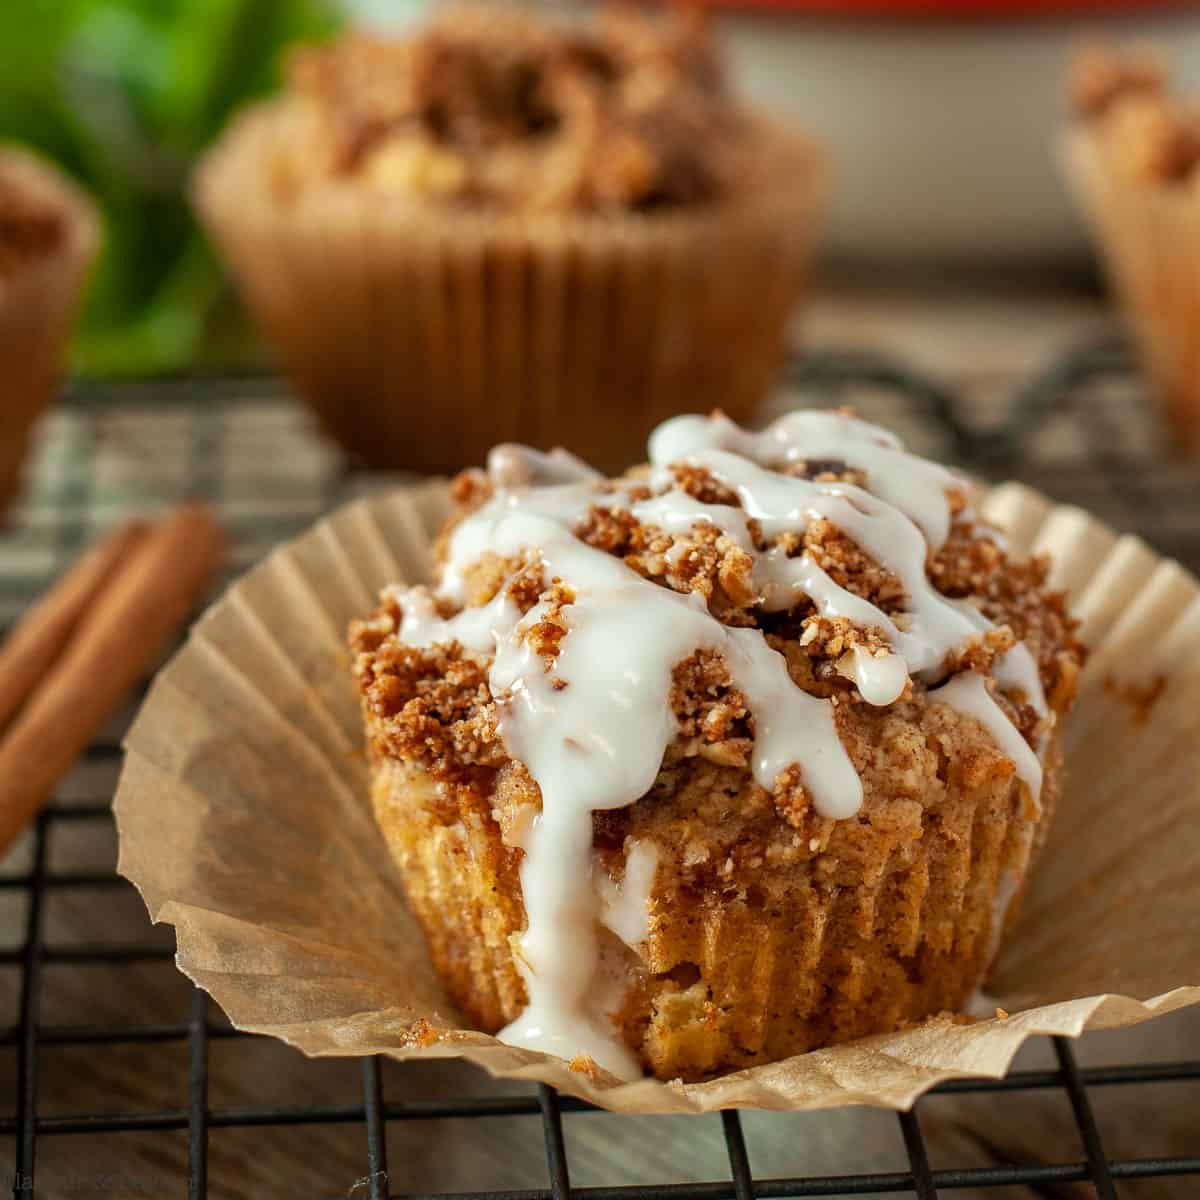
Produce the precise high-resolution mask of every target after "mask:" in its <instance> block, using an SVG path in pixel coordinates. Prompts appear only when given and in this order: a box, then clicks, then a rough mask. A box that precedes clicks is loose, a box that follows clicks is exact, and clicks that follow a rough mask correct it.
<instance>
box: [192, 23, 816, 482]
mask: <svg viewBox="0 0 1200 1200" xmlns="http://www.w3.org/2000/svg"><path fill="white" fill-rule="evenodd" d="M288 78H289V85H288V87H287V89H286V91H285V92H284V93H283V94H282V95H281V96H279V97H278V98H277V99H275V100H273V101H270V102H269V103H267V104H265V105H262V106H259V107H258V108H256V109H254V110H252V111H250V112H249V113H247V114H245V115H243V117H242V118H241V119H240V120H238V121H237V122H236V123H235V125H234V126H233V127H232V128H231V129H230V130H229V131H228V133H227V134H226V135H225V137H224V138H223V139H222V142H221V143H220V145H219V146H218V147H217V148H216V149H215V150H214V151H213V152H212V154H211V155H210V156H209V158H208V160H207V161H206V163H205V164H204V165H203V167H202V169H201V171H200V174H199V176H198V180H197V187H196V198H197V203H198V206H199V209H200V212H201V214H202V216H203V218H204V220H205V221H206V222H207V224H208V226H209V228H210V230H211V232H212V234H213V236H214V238H215V240H216V242H217V245H218V247H219V249H220V250H221V251H222V253H223V254H224V256H225V258H226V260H227V261H228V263H229V266H230V268H231V270H232V272H233V274H234V275H235V277H236V279H237V281H238V282H239V284H240V286H241V290H242V292H243V294H244V296H245V299H246V301H247V303H248V305H249V307H250V309H251V310H252V312H253V313H254V315H255V316H256V317H257V318H258V320H259V323H260V324H261V326H262V327H263V329H264V330H265V331H266V333H267V334H268V336H269V338H270V339H271V340H272V341H273V342H274V344H275V346H276V347H277V349H278V350H279V352H280V354H281V355H282V358H283V361H284V363H285V365H286V366H287V367H288V368H289V370H290V371H291V373H292V374H293V376H294V378H295V380H296V383H297V384H298V386H299V388H300V390H301V391H302V392H303V394H304V395H305V396H307V397H308V399H309V400H310V401H311V402H312V404H313V405H314V406H315V408H316V411H317V413H318V415H319V416H320V418H321V420H322V422H323V424H324V426H325V428H326V429H327V430H328V431H329V432H331V433H332V434H333V435H334V436H335V437H337V438H338V439H339V440H341V441H342V442H343V443H344V444H345V445H346V446H348V447H349V448H350V449H351V450H352V451H354V452H356V453H357V454H358V455H359V456H361V457H362V458H363V459H365V460H366V461H367V462H370V463H373V464H376V465H383V466H407V467H419V468H424V469H432V470H457V469H458V468H460V467H462V466H464V465H468V464H470V463H473V462H479V461H481V460H482V458H483V455H484V454H485V453H486V451H487V449H488V447H490V446H491V445H493V444H496V443H497V442H502V441H506V440H521V441H524V442H528V443H530V444H532V445H535V446H541V447H543V448H546V447H549V446H551V445H556V444H560V443H568V442H569V443H572V444H580V445H588V446H590V447H592V457H593V459H594V460H595V461H597V462H599V463H601V464H603V465H605V466H606V467H607V468H610V469H613V470H619V469H621V468H622V467H623V466H624V465H625V464H626V463H627V462H628V461H630V459H631V458H632V457H634V456H636V455H637V454H638V453H640V448H641V446H642V445H643V444H644V442H645V438H646V436H647V434H648V433H649V431H650V429H651V428H653V426H654V425H655V424H656V423H657V422H658V421H659V420H661V419H662V418H663V417H665V416H668V415H670V414H672V413H674V412H679V411H683V410H689V409H693V410H704V409H706V408H708V407H711V406H712V405H713V404H714V403H715V402H716V400H717V399H718V398H720V399H721V402H722V403H723V404H724V405H725V407H726V408H727V409H729V410H730V411H731V412H733V413H735V414H746V413H748V412H749V411H750V410H751V409H752V408H753V407H754V405H755V403H756V402H757V400H758V399H759V398H760V397H761V395H762V394H763V392H764V391H765V389H766V388H767V386H768V384H769V381H770V379H771V377H772V374H773V372H774V370H775V368H776V367H777V365H778V362H779V358H780V355H781V353H782V351H783V348H784V339H785V333H786V325H787V321H788V318H789V316H790V314H791V312H792V310H793V307H794V304H795V302H796V299H797V295H798V291H799V288H800V284H801V282H802V279H803V275H804V268H805V263H806V259H807V252H808V248H809V245H810V243H811V237H812V229H813V210H814V205H815V203H816V201H817V199H818V196H819V192H820V188H821V181H822V171H821V162H820V156H819V154H818V153H817V151H816V149H815V147H814V146H813V144H812V143H810V142H809V141H808V140H807V139H805V138H804V137H802V136H800V135H798V134H796V133H794V132H792V131H790V130H785V129H782V128H780V127H777V126H776V125H774V124H773V123H771V122H770V121H768V120H766V119H765V118H764V117H762V116H761V115H759V114H757V113H755V112H753V111H751V110H750V109H748V108H746V107H745V106H744V105H742V104H740V103H739V102H738V100H737V99H736V97H735V96H734V95H733V94H732V92H731V90H730V89H729V87H728V86H727V84H726V82H725V80H724V75H723V72H722V69H721V65H720V63H719V61H718V60H717V58H716V56H715V53H714V50H713V47H712V46H711V44H710V42H709V39H708V36H707V34H706V32H705V30H704V28H703V25H702V23H701V22H700V21H699V19H698V18H695V17H681V16H673V17H668V18H664V19H663V20H662V21H661V22H650V21H648V20H646V19H644V18H641V17H638V16H636V15H635V14H633V13H630V12H620V13H617V12H607V13H602V14H601V15H600V16H598V17H597V18H596V21H595V22H594V23H593V24H590V25H578V26H577V25H567V24H552V23H550V22H548V21H538V20H535V19H534V18H533V17H531V16H529V15H527V14H523V13H521V12H520V11H515V10H513V9H511V8H505V7H504V6H494V7H491V8H478V9H470V8H465V9H453V10H448V11H443V12H442V13H441V14H439V15H436V16H435V17H434V18H433V20H432V23H431V24H430V25H428V26H427V27H426V28H425V29H424V30H423V31H422V32H420V33H418V34H416V35H415V36H414V37H411V38H409V39H406V40H391V39H384V38H382V37H379V36H374V35H368V34H366V33H352V34H349V35H346V36H344V37H343V38H341V39H340V40H337V41H335V42H333V43H331V44H329V45H324V46H318V47H312V48H307V49H304V50H301V51H299V52H297V53H296V54H295V55H294V56H293V58H292V59H291V61H290V64H289V71H288Z"/></svg>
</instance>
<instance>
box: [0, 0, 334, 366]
mask: <svg viewBox="0 0 1200 1200" xmlns="http://www.w3.org/2000/svg"><path fill="white" fill-rule="evenodd" d="M335 23H336V20H335V12H334V7H333V0H19V2H17V0H0V47H3V50H2V51H0V54H2V57H3V68H2V70H0V139H6V140H13V141H19V142H24V143H26V144H28V145H31V146H34V147H36V148H37V149H39V150H41V151H42V152H43V153H44V154H46V155H47V156H49V157H51V158H53V159H55V160H56V161H57V162H58V163H59V164H60V165H61V166H63V167H64V168H65V169H66V170H67V171H68V172H70V173H71V174H72V175H74V176H75V177H76V178H77V179H78V180H79V181H80V182H81V183H82V184H83V185H84V186H85V187H86V188H88V189H89V190H90V191H91V192H92V194H93V195H94V196H95V197H96V199H97V200H98V201H99V203H100V205H101V207H102V209H103V210H104V217H105V242H106V245H105V251H104V255H103V257H102V259H101V262H100V265H99V268H98V271H97V275H96V278H95V280H94V283H93V287H92V291H91V294H90V297H89V302H88V307H87V310H86V313H85V316H84V319H83V322H82V328H81V331H80V335H79V339H78V343H77V353H76V365H77V366H78V367H79V369H81V370H83V371H85V372H87V373H95V374H149V373H154V372H161V371H172V370H178V369H180V368H183V367H187V366H189V365H192V364H194V363H195V362H196V361H197V360H198V359H199V357H200V356H201V353H202V351H203V348H204V346H205V343H206V342H207V341H208V339H209V336H210V334H211V333H212V326H213V318H214V315H215V313H216V310H217V307H218V304H219V301H220V300H221V297H222V295H223V293H224V286H223V282H222V276H221V272H220V270H219V268H218V266H217V263H216V261H215V259H214V257H213V256H212V254H211V252H210V250H209V249H208V247H207V245H206V244H205V241H204V239H203V237H202V235H201V234H200V232H199V230H198V229H197V227H196V224H195V221H194V220H193V218H192V216H191V213H190V210H189V208H188V204H187V196H186V190H187V182H188V175H189V172H190V169H191V167H192V164H193V163H194V161H195V159H196V157H197V155H198V154H199V153H200V151H202V150H203V149H204V148H205V146H206V145H207V144H208V143H209V142H210V141H211V140H212V139H213V138H214V137H215V136H216V134H217V133H218V132H219V131H220V129H221V126H222V125H223V124H224V123H225V121H226V119H227V118H228V117H229V115H230V113H231V112H232V111H233V110H234V109H235V108H236V107H238V106H239V105H240V104H242V103H243V102H244V101H246V100H247V99H249V98H251V97H252V96H255V95H258V94H260V93H262V92H265V91H268V90H269V89H270V88H271V87H272V86H273V84H274V82H275V79H276V75H277V68H278V59H279V53H280V50H281V48H282V47H283V46H285V45H286V44H287V43H289V42H292V41H295V40H298V39H302V38H308V37H313V36H319V35H321V34H323V33H326V32H328V31H329V30H330V29H331V28H332V27H333V26H334V24H335Z"/></svg>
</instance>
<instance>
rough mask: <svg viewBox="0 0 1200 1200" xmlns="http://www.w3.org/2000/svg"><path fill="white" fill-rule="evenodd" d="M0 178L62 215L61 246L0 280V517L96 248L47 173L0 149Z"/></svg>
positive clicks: (56, 371)
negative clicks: (39, 199) (63, 221)
mask: <svg viewBox="0 0 1200 1200" xmlns="http://www.w3.org/2000/svg"><path fill="white" fill-rule="evenodd" d="M0 175H3V176H4V177H5V178H7V179H11V180H13V181H14V182H15V183H16V184H18V185H19V186H20V187H21V188H22V189H23V190H25V191H27V192H28V193H29V194H30V195H31V196H33V197H35V198H43V199H44V200H45V202H46V204H47V206H48V207H51V208H53V209H54V210H55V211H57V212H61V213H62V214H64V216H65V218H66V227H65V232H64V236H63V240H62V242H61V243H60V244H59V245H58V246H56V247H54V248H53V249H52V250H50V251H49V252H48V253H46V254H45V255H42V256H40V257H37V258H35V259H32V260H31V261H29V262H28V263H24V264H22V265H21V266H20V267H19V268H18V269H17V270H15V271H14V272H13V273H12V274H11V275H9V276H7V277H4V278H0V515H2V514H3V512H4V509H5V508H6V506H7V504H8V502H9V501H10V500H11V499H12V497H13V495H14V494H15V493H16V490H17V488H18V486H19V482H20V472H21V463H22V460H23V459H24V457H25V453H26V450H27V449H28V447H29V439H30V436H31V434H32V432H33V428H34V426H35V424H36V423H37V419H38V417H40V416H41V415H42V412H43V410H44V409H45V407H46V405H47V404H48V403H49V401H50V399H51V397H52V396H53V394H54V390H55V388H56V387H57V385H58V381H59V376H60V374H61V372H62V370H63V368H64V366H65V358H66V350H67V342H68V340H69V339H70V336H71V331H72V328H73V326H74V323H75V313H76V309H77V308H78V304H79V298H80V293H81V292H82V290H83V284H84V280H85V278H86V276H87V273H88V269H89V267H90V266H91V264H92V261H93V260H94V258H95V256H96V251H97V249H98V248H99V244H100V222H99V218H98V216H97V214H96V210H95V208H94V207H93V205H92V203H91V201H90V200H89V199H88V198H87V197H86V196H85V195H84V193H83V192H81V191H80V190H79V189H78V188H77V187H75V185H74V184H72V183H70V182H68V180H67V179H66V178H65V176H63V175H62V174H61V173H60V172H58V171H57V170H56V169H55V168H53V167H51V166H50V165H49V164H47V163H45V162H43V161H42V160H41V159H39V158H36V157H34V156H33V155H32V154H29V153H27V152H26V151H24V150H19V149H17V148H16V147H13V146H5V145H0Z"/></svg>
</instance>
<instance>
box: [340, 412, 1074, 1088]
mask: <svg viewBox="0 0 1200 1200" xmlns="http://www.w3.org/2000/svg"><path fill="white" fill-rule="evenodd" d="M454 491H455V498H456V500H457V502H458V512H457V514H456V516H455V517H454V518H453V519H452V521H451V523H450V526H449V527H448V529H447V530H446V532H445V534H444V535H443V537H442V538H441V540H440V542H439V545H438V553H437V558H438V564H439V565H438V568H437V576H436V584H435V585H434V586H432V587H425V586H418V587H408V588H403V587H399V586H397V587H390V588H388V589H386V590H385V591H384V593H383V595H382V597H381V601H380V605H379V607H378V609H377V610H376V611H375V612H374V614H373V615H371V616H369V617H367V618H365V619H363V620H361V621H359V622H356V623H355V624H354V625H353V627H352V629H351V631H350V641H351V646H352V650H353V654H354V675H355V679H356V682H357V685H358V688H359V691H360V695H361V700H362V709H363V715H364V721H365V727H366V735H367V744H368V747H369V754H370V762H371V775H372V798H373V805H374V810H375V813H376V816H377V818H378V823H379V826H380V828H381V830H382V832H383V835H384V837H385V839H386V841H387V843H388V846H389V848H390V850H391V852H392V854H393V856H394V858H395V861H396V863H397V864H398V866H399V869H400V872H401V875H402V878H403V881H404V884H405V888H406V891H407V894H408V897H409V900H410V903H411V906H412V908H413V910H414V912H415V913H416V915H417V917H418V918H419V920H420V922H421V924H422V926H423V928H424V930H425V934H426V937H427V942H428V948H429V952H430V955H431V958H432V961H433V963H434V965H435V967H436V969H437V971H438V973H439V975H440V976H441V978H442V979H443V981H444V983H445V986H446V988H447V991H448V992H449V994H450V995H451V997H452V998H453V999H454V1001H455V1002H456V1003H457V1004H458V1005H459V1006H460V1007H461V1009H462V1011H463V1012H464V1013H465V1014H466V1015H467V1016H468V1017H469V1018H470V1020H471V1021H472V1022H474V1023H475V1024H477V1025H478V1026H479V1027H480V1028H481V1029H483V1030H485V1031H487V1032H499V1036H500V1037H501V1039H503V1040H506V1041H509V1042H512V1043H513V1044H517V1045H522V1046H526V1047H531V1048H534V1049H540V1050H544V1051H547V1052H549V1053H552V1054H556V1055H558V1056H559V1057H562V1058H564V1059H567V1060H569V1061H571V1062H572V1063H573V1064H574V1065H575V1066H576V1067H578V1068H580V1069H585V1070H594V1069H596V1068H599V1069H602V1070H606V1071H609V1072H611V1073H612V1074H614V1075H616V1076H618V1077H621V1078H633V1077H636V1076H637V1075H639V1074H641V1073H642V1072H643V1071H649V1072H651V1073H653V1074H654V1075H656V1076H658V1077H660V1078H663V1079H673V1078H683V1079H687V1080H698V1079H703V1078H707V1077H711V1076H713V1075H715V1074H718V1073H721V1072H725V1071H730V1070H736V1069H740V1068H744V1067H749V1066H753V1065H756V1064H761V1063H765V1062H770V1061H773V1060H777V1059H780V1058H784V1057H787V1056H790V1055H795V1054H800V1053H803V1052H804V1051H807V1050H810V1049H813V1048H816V1047H819V1046H825V1045H829V1044H832V1043H836V1042H842V1041H846V1040H848V1039H851V1038H857V1037H861V1036H864V1035H867V1034H873V1033H880V1032H884V1031H888V1030H893V1029H896V1028H897V1027H899V1026H901V1025H903V1024H904V1023H906V1022H911V1021H916V1020H919V1019H921V1018H922V1017H925V1016H928V1015H931V1014H935V1013H940V1012H943V1011H952V1012H958V1011H961V1010H962V1009H963V1007H964V1005H966V1003H967V1001H968V999H969V998H970V997H971V995H972V993H973V991H974V990H975V989H976V988H977V987H978V986H979V985H980V983H981V981H982V980H983V979H984V977H985V975H986V973H987V971H988V968H989V965H990V963H991V962H992V960H993V957H994V955H995V953H996V950H997V947H998V945H999V942H1000V939H1001V937H1002V936H1003V933H1004V931H1005V929H1006V928H1007V927H1008V926H1009V925H1010V924H1011V923H1012V921H1013V919H1014V915H1015V913H1016V909H1017V906H1018V904H1019V901H1020V897H1021V894H1022V891H1023V889H1024V886H1025V881H1026V878H1027V874H1028V871H1029V867H1030V864H1031V862H1032V860H1033V859H1034V857H1035V856H1036V854H1037V851H1038V849H1039V847H1040V846H1041V844H1042V842H1043V840H1044V837H1045V833H1046V829H1047V826H1048V823H1049V821H1050V819H1051V816H1052V814H1053V811H1054V807H1055V804H1056V802H1057V799H1058V796H1059V794H1060V791H1061V787H1062V765H1061V764H1062V753H1061V718H1062V717H1063V716H1064V715H1065V714H1066V712H1067V711H1068V709H1069V708H1070V706H1071V703H1072V700H1073V698H1074V694H1075V688H1076V678H1077V674H1078V670H1079V667H1080V664H1081V661H1082V657H1083V649H1082V647H1081V646H1080V644H1079V642H1078V641H1077V639H1076V637H1075V632H1074V630H1075V626H1074V622H1073V621H1072V619H1071V618H1070V617H1069V615H1068V614H1067V611H1066V607H1065V603H1064V598H1063V596H1062V595H1061V594H1056V593H1053V592H1050V591H1048V590H1047V587H1046V576H1047V570H1048V564H1047V562H1046V561H1044V560H1041V559H1034V560H1031V561H1014V560H1013V559H1012V558H1010V557H1009V556H1008V555H1007V554H1006V552H1005V550H1004V543H1003V539H1002V537H1001V536H1000V535H999V534H998V533H997V532H996V531H994V530H992V529H989V528H987V527H986V526H985V525H983V524H982V523H981V522H980V521H979V520H978V519H977V518H976V516H975V514H974V511H973V508H972V503H973V499H974V496H973V491H972V488H971V486H970V485H969V483H968V482H967V481H966V480H965V479H963V478H962V477H960V476H958V475H956V474H955V473H953V472H951V471H949V470H946V469H944V468H942V467H940V466H937V465H936V464H934V463H931V462H927V461H925V460H922V459H920V458H917V457H916V456H914V455H911V454H909V453H907V452H906V451H905V450H904V449H903V447H902V445H901V444H900V442H899V441H897V440H896V439H895V438H894V437H892V436H891V435H890V434H888V433H886V432H885V431H884V430H882V429H879V428H877V427H875V426H872V425H869V424H867V423H865V422H863V421H860V420H858V419H856V418H855V417H854V416H853V415H851V414H848V413H833V412H796V413H792V414H790V415H788V416H786V417H783V418H781V419H780V420H779V421H777V422H776V423H775V424H773V425H772V426H770V427H769V428H768V429H767V430H766V431H765V432H763V433H758V434H752V433H747V432H745V431H743V430H742V429H740V428H739V427H738V426H737V425H736V424H734V423H733V422H732V421H731V420H729V419H728V418H727V417H725V416H723V415H721V414H714V415H713V416H711V417H699V416H680V417H677V418H674V419H673V420H671V421H669V422H667V423H666V424H664V425H663V426H662V427H660V428H659V429H658V430H657V431H655V433H654V435H653V437H652V438H651V441H650V464H649V465H648V466H645V467H640V468H637V469H634V470H631V471H629V472H628V473H626V474H625V475H622V476H619V477H617V478H613V479H605V478H603V477H602V476H600V475H599V474H598V473H596V472H594V471H593V470H591V469H590V468H588V467H587V466H585V465H584V464H583V463H582V462H581V461H579V460H578V459H576V458H574V457H572V456H571V455H569V454H566V453H565V452H562V451H556V452H553V453H551V454H543V453H540V452H537V451H535V450H530V449H527V448H521V447H513V446H505V447H499V448H497V449H496V450H494V451H493V452H492V454H491V455H490V457H489V461H488V470H487V471H486V472H481V471H471V472H467V473H465V474H463V475H461V476H460V477H459V478H458V480H457V481H456V483H455V485H454Z"/></svg>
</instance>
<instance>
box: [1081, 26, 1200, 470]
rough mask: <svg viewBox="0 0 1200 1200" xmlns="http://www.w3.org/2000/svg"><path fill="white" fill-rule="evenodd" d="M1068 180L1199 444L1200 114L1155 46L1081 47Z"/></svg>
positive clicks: (1154, 378) (1176, 411) (1179, 425)
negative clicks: (1140, 50)
mask: <svg viewBox="0 0 1200 1200" xmlns="http://www.w3.org/2000/svg"><path fill="white" fill-rule="evenodd" d="M1070 101H1071V114H1072V120H1071V126H1070V129H1069V130H1068V132H1067V136H1066V139H1065V146H1064V160H1065V164H1066V170H1067V176H1068V180H1069V182H1070V183H1071V185H1072V188H1073V190H1074V192H1075V194H1076V196H1077V198H1078V200H1079V203H1080V205H1081V206H1082V208H1083V211H1084V213H1085V215H1086V216H1087V218H1088V221H1089V223H1090V224H1091V227H1092V230H1093V232H1094V234H1095V236H1096V240H1097V243H1098V245H1099V248H1100V250H1101V253H1102V254H1103V257H1104V260H1105V264H1106V267H1107V269H1108V272H1109V275H1110V278H1111V280H1112V284H1113V286H1114V288H1115V290H1116V293H1117V295H1118V297H1119V298H1120V300H1121V302H1122V303H1123V305H1124V306H1125V309H1126V312H1127V315H1128V317H1129V320H1130V323H1131V325H1132V327H1133V331H1134V333H1135V335H1136V337H1137V340H1138V344H1139V347H1140V350H1141V354H1142V358H1143V362H1144V366H1145V369H1146V372H1147V375H1148V377H1149V380H1150V384H1151V387H1152V389H1153V391H1154V394H1155V397H1156V399H1157V401H1158V403H1159V405H1160V407H1161V410H1162V414H1163V417H1164V420H1165V422H1166V424H1167V427H1168V429H1169V431H1170V434H1171V436H1172V437H1173V439H1174V440H1175V441H1176V443H1177V444H1178V445H1179V446H1181V447H1182V448H1183V449H1185V450H1188V451H1190V452H1192V453H1195V452H1197V451H1200V349H1198V347H1197V341H1196V333H1195V331H1196V322H1197V320H1198V319H1200V174H1198V172H1197V167H1198V166H1200V111H1198V110H1197V109H1196V108H1195V107H1194V106H1193V105H1192V104H1191V103H1190V102H1188V101H1186V100H1183V99H1180V98H1179V97H1177V96H1175V95H1173V94H1172V93H1171V91H1170V90H1169V86H1168V80H1167V75H1166V72H1165V70H1164V69H1163V67H1162V65H1161V64H1160V63H1159V62H1158V61H1157V60H1156V59H1155V58H1154V57H1152V56H1150V55H1146V54H1136V55H1134V54H1131V55H1124V56H1123V55H1119V54H1116V53H1114V52H1112V51H1109V50H1107V49H1104V48H1091V49H1088V50H1085V51H1083V52H1081V53H1080V54H1079V56H1078V57H1077V59H1076V62H1075V64H1074V69H1073V72H1072V76H1071V81H1070Z"/></svg>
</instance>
